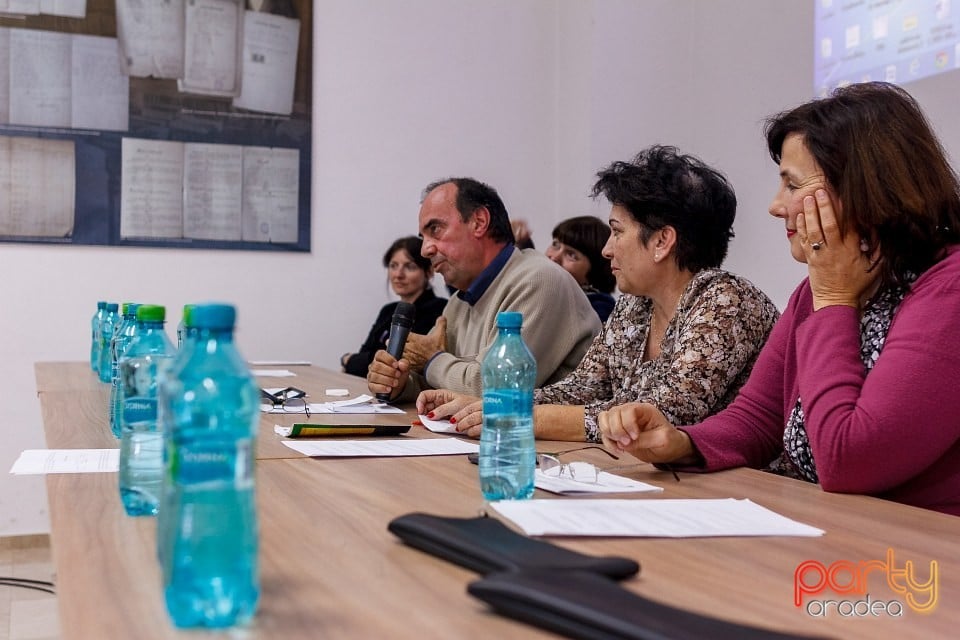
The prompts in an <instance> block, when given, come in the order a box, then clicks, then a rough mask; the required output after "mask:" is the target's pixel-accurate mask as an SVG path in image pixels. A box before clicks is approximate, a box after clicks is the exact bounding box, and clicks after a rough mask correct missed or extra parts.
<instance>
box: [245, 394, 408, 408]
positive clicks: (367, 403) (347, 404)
mask: <svg viewBox="0 0 960 640" xmlns="http://www.w3.org/2000/svg"><path fill="white" fill-rule="evenodd" d="M264 391H268V392H270V391H271V390H270V389H264ZM372 400H373V396H370V395H367V394H363V395H359V396H357V397H356V398H351V399H349V400H337V401H335V402H311V403H310V404H308V405H307V406H309V407H310V413H404V410H403V409H398V408H397V407H393V406H391V405H389V404H386V403H383V402H371V401H372ZM260 411H262V412H263V413H303V412H302V411H300V412H297V411H285V410H284V408H283V407H275V406H273V405H269V404H261V405H260Z"/></svg>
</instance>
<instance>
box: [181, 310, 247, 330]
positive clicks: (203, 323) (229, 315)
mask: <svg viewBox="0 0 960 640" xmlns="http://www.w3.org/2000/svg"><path fill="white" fill-rule="evenodd" d="M190 320H191V321H192V323H193V327H194V328H197V329H232V328H233V323H234V322H236V320H237V311H236V309H235V308H234V307H233V305H231V304H198V305H195V306H194V307H193V309H192V310H191V311H190Z"/></svg>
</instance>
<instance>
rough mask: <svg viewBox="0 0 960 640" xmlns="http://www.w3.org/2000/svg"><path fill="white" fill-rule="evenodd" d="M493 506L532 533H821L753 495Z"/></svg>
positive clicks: (690, 535) (679, 535) (677, 535)
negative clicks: (747, 497)
mask: <svg viewBox="0 0 960 640" xmlns="http://www.w3.org/2000/svg"><path fill="white" fill-rule="evenodd" d="M490 506H491V507H492V508H493V509H495V510H496V511H497V512H498V513H500V514H501V515H503V516H504V517H506V518H509V519H510V520H512V521H513V522H514V523H516V524H517V525H518V526H519V527H520V528H521V529H523V531H524V532H525V533H526V534H527V535H531V536H605V537H663V538H697V537H720V536H806V537H814V536H822V535H823V534H824V532H823V530H821V529H817V528H815V527H811V526H808V525H805V524H802V523H800V522H796V521H794V520H790V519H789V518H785V517H783V516H781V515H779V514H777V513H774V512H773V511H770V510H769V509H765V508H764V507H761V506H760V505H758V504H755V503H753V502H751V501H750V500H735V499H733V498H727V499H719V500H577V499H564V498H559V499H555V500H514V501H499V502H493V503H491V504H490Z"/></svg>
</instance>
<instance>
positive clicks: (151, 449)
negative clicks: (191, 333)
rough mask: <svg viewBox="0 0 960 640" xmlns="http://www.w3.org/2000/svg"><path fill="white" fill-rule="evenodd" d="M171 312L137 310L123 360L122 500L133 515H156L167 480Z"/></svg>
mask: <svg viewBox="0 0 960 640" xmlns="http://www.w3.org/2000/svg"><path fill="white" fill-rule="evenodd" d="M164 316H165V310H164V308H163V307H161V306H157V305H147V304H145V305H140V306H139V307H138V308H137V324H138V326H139V329H138V331H137V334H136V336H135V337H134V338H133V339H132V340H131V342H130V344H129V345H128V346H127V348H126V351H124V353H123V355H122V356H120V366H119V370H120V375H119V378H120V380H121V383H122V390H121V393H120V396H121V398H122V399H123V410H122V412H121V429H120V499H121V500H122V501H123V508H124V509H125V510H126V512H127V515H131V516H152V515H156V513H157V508H158V506H159V504H160V483H161V481H162V478H163V433H162V432H161V431H160V430H158V428H157V427H158V422H157V402H158V385H159V384H160V383H161V382H162V380H163V377H164V375H165V374H166V371H167V370H168V369H169V368H170V365H171V364H172V362H173V358H174V356H175V355H176V350H175V349H174V347H173V344H171V343H170V339H169V338H167V334H166V332H164V330H163V321H164Z"/></svg>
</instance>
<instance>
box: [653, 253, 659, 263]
mask: <svg viewBox="0 0 960 640" xmlns="http://www.w3.org/2000/svg"><path fill="white" fill-rule="evenodd" d="M653 260H654V262H660V252H659V251H656V252H654V254H653Z"/></svg>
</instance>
